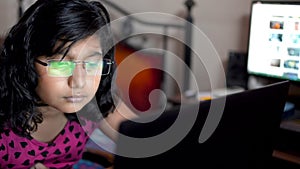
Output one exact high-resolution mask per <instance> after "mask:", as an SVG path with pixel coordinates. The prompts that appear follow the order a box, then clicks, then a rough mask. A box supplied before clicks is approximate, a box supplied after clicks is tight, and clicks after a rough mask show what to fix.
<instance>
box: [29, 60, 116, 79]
mask: <svg viewBox="0 0 300 169" xmlns="http://www.w3.org/2000/svg"><path fill="white" fill-rule="evenodd" d="M52 60H60V61H63V60H64V59H47V62H48V63H47V62H44V61H41V60H39V59H35V60H34V61H35V62H37V63H38V64H40V65H42V66H45V67H48V66H49V64H50V63H49V62H50V61H52ZM103 60H106V61H108V62H107V65H109V69H108V72H107V73H106V74H102V73H101V76H107V75H109V74H110V73H111V65H113V64H114V63H115V62H114V61H112V60H111V59H107V58H104V59H102V61H103ZM70 61H71V62H73V63H75V66H76V65H77V64H83V65H85V62H86V61H83V60H70ZM83 68H84V69H85V71H86V68H85V67H83ZM103 68H104V66H103V67H102V71H103ZM73 72H74V70H73V71H72V74H71V75H70V76H73ZM47 74H48V69H47ZM48 75H49V74H48ZM49 76H50V77H56V76H51V75H49ZM70 76H57V77H70Z"/></svg>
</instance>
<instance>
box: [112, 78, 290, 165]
mask: <svg viewBox="0 0 300 169" xmlns="http://www.w3.org/2000/svg"><path fill="white" fill-rule="evenodd" d="M288 88H289V82H288V81H283V82H278V83H274V84H270V85H266V86H263V87H261V88H257V89H252V90H246V91H243V92H240V93H234V94H231V95H227V96H224V97H219V98H215V99H213V100H209V101H202V102H198V103H192V104H188V105H181V106H179V107H176V108H174V109H171V110H166V111H164V112H163V113H158V114H159V116H158V114H155V113H154V114H153V115H148V116H146V117H140V118H138V119H137V120H136V121H140V122H141V121H143V122H146V121H148V120H149V119H152V118H153V117H158V118H156V119H155V120H153V121H151V122H147V123H138V122H133V121H131V120H128V121H124V122H122V123H121V125H120V128H119V132H120V133H122V134H124V135H126V136H130V137H125V136H124V135H120V136H119V138H118V141H117V148H116V156H115V161H114V169H120V168H121V169H135V168H139V169H141V168H143V169H145V168H172V167H173V168H174V166H175V168H201V169H208V168H214V169H220V168H230V169H261V168H266V167H268V164H269V162H270V161H269V160H271V157H272V152H273V146H274V138H275V136H276V132H277V130H278V129H279V126H280V121H281V115H282V112H283V108H284V104H285V101H286V97H287V93H288ZM224 101H225V102H224ZM199 103H200V104H199ZM223 103H224V104H223ZM213 106H214V107H213ZM222 107H223V109H222ZM195 110H196V112H194V111H195ZM195 113H196V117H195V119H194V120H193V119H192V118H194V114H195ZM219 115H221V118H218V117H220V116H219ZM191 117H192V118H191ZM182 119H183V121H181V122H183V123H176V122H177V121H180V120H182ZM188 119H189V120H190V121H187V120H188ZM191 119H192V120H191ZM175 123H176V124H175ZM216 124H217V125H216ZM174 125H176V126H175V127H174ZM189 126H191V128H190V129H189V130H185V129H186V128H189ZM174 128H175V129H176V130H175V131H174V130H173V129H174ZM166 132H168V134H166ZM182 133H186V135H185V134H182ZM210 134H211V135H210ZM166 136H167V137H166ZM180 137H181V140H180V139H179V141H178V142H176V141H174V140H175V139H178V138H180ZM203 138H207V139H206V140H205V139H203ZM167 149H168V150H167ZM159 151H160V152H159ZM155 153H156V154H155Z"/></svg>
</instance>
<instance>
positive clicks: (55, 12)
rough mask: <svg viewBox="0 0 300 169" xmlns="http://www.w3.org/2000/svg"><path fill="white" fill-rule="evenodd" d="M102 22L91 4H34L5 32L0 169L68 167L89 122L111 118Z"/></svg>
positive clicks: (110, 61) (109, 52) (107, 43)
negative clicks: (39, 164)
mask: <svg viewBox="0 0 300 169" xmlns="http://www.w3.org/2000/svg"><path fill="white" fill-rule="evenodd" d="M109 22H110V18H109V15H108V12H107V10H106V9H105V8H104V7H103V5H101V3H99V2H93V1H92V2H87V1H85V0H63V1H62V0H38V1H37V2H36V3H34V4H33V5H32V6H31V7H30V8H29V9H28V10H27V11H26V12H25V13H24V15H23V17H22V18H21V19H20V20H19V22H18V23H17V24H16V25H15V26H14V27H12V29H11V30H10V32H9V33H8V36H7V38H6V40H5V42H4V45H3V49H2V52H1V58H0V75H1V79H0V131H1V135H0V168H18V169H22V168H29V167H31V166H34V165H35V164H37V163H42V164H44V165H45V166H46V167H48V168H70V167H72V166H73V165H74V164H75V163H76V162H77V161H78V160H79V159H80V158H81V157H82V153H83V149H84V146H85V143H86V141H87V140H88V134H89V133H90V132H91V131H92V129H94V128H95V126H94V125H92V124H94V123H91V121H92V120H94V121H97V120H99V119H101V117H106V116H108V115H109V114H110V112H113V111H115V104H114V101H113V94H112V90H111V88H112V83H113V78H112V77H113V73H114V71H115V65H114V49H113V38H112V33H111V30H110V26H109ZM93 98H95V99H93ZM93 100H95V101H96V108H97V107H99V110H100V112H101V113H100V114H99V113H98V111H96V110H97V109H96V108H95V104H93V102H92V101H93ZM93 106H94V107H93ZM90 107H92V108H90ZM74 112H76V113H74ZM113 114H114V113H113ZM116 116H118V115H116ZM111 118H112V117H111ZM115 121H118V120H115ZM113 125H114V124H113ZM83 127H85V128H86V130H87V131H88V133H86V132H85V130H84V129H83ZM115 127H117V123H115ZM37 166H38V165H37Z"/></svg>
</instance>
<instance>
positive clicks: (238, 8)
mask: <svg viewBox="0 0 300 169" xmlns="http://www.w3.org/2000/svg"><path fill="white" fill-rule="evenodd" d="M24 1H26V0H24ZM111 1H112V2H115V3H117V4H119V5H120V6H121V7H123V8H125V9H127V10H128V11H131V12H132V13H137V12H162V13H169V14H174V15H180V13H183V12H184V11H185V10H186V8H185V6H184V2H185V0H163V1H161V0H111ZM195 3H196V5H195V7H194V8H193V10H192V15H193V17H194V19H195V20H194V24H195V26H196V27H197V28H199V29H198V30H197V32H198V33H199V32H201V31H202V32H203V33H204V35H205V36H207V38H208V39H209V40H210V42H211V45H212V46H213V48H215V49H216V53H217V55H218V56H219V58H220V61H221V62H222V63H223V64H224V66H226V60H227V57H228V52H229V51H230V50H235V51H245V50H246V48H247V34H248V16H249V12H250V3H251V0H226V1H220V0H195ZM17 8H18V7H17V1H16V0H0V22H1V25H0V33H1V34H3V33H5V32H6V31H7V30H8V29H9V28H10V27H11V26H12V24H14V23H15V22H16V18H17ZM147 19H150V20H160V18H147ZM198 33H195V34H194V39H193V47H192V48H193V49H194V50H195V51H200V52H201V55H199V56H196V55H194V57H193V65H192V69H193V72H194V74H196V76H197V83H198V85H199V88H200V89H201V90H206V89H209V88H210V87H211V86H213V87H222V86H224V77H222V74H223V72H224V70H223V68H222V67H218V66H216V67H214V65H213V64H215V63H210V64H212V65H209V66H208V67H210V69H209V74H208V73H205V72H207V70H206V66H205V65H204V64H203V59H204V60H207V59H208V60H209V59H210V58H209V57H215V56H210V53H209V52H203V49H201V45H202V41H200V40H199V38H198V37H197V34H198ZM201 36H203V35H201ZM202 46H203V45H202ZM201 59H202V60H201ZM170 66H171V67H173V68H171V69H172V70H173V71H176V69H177V67H176V66H174V65H172V64H171V65H170ZM177 71H178V70H177ZM209 78H211V79H213V80H211V81H212V83H213V84H210V82H209Z"/></svg>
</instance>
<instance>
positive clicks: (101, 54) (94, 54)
mask: <svg viewBox="0 0 300 169" xmlns="http://www.w3.org/2000/svg"><path fill="white" fill-rule="evenodd" d="M93 56H102V57H103V53H102V52H99V51H95V52H93V53H91V54H90V55H87V57H93Z"/></svg>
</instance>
